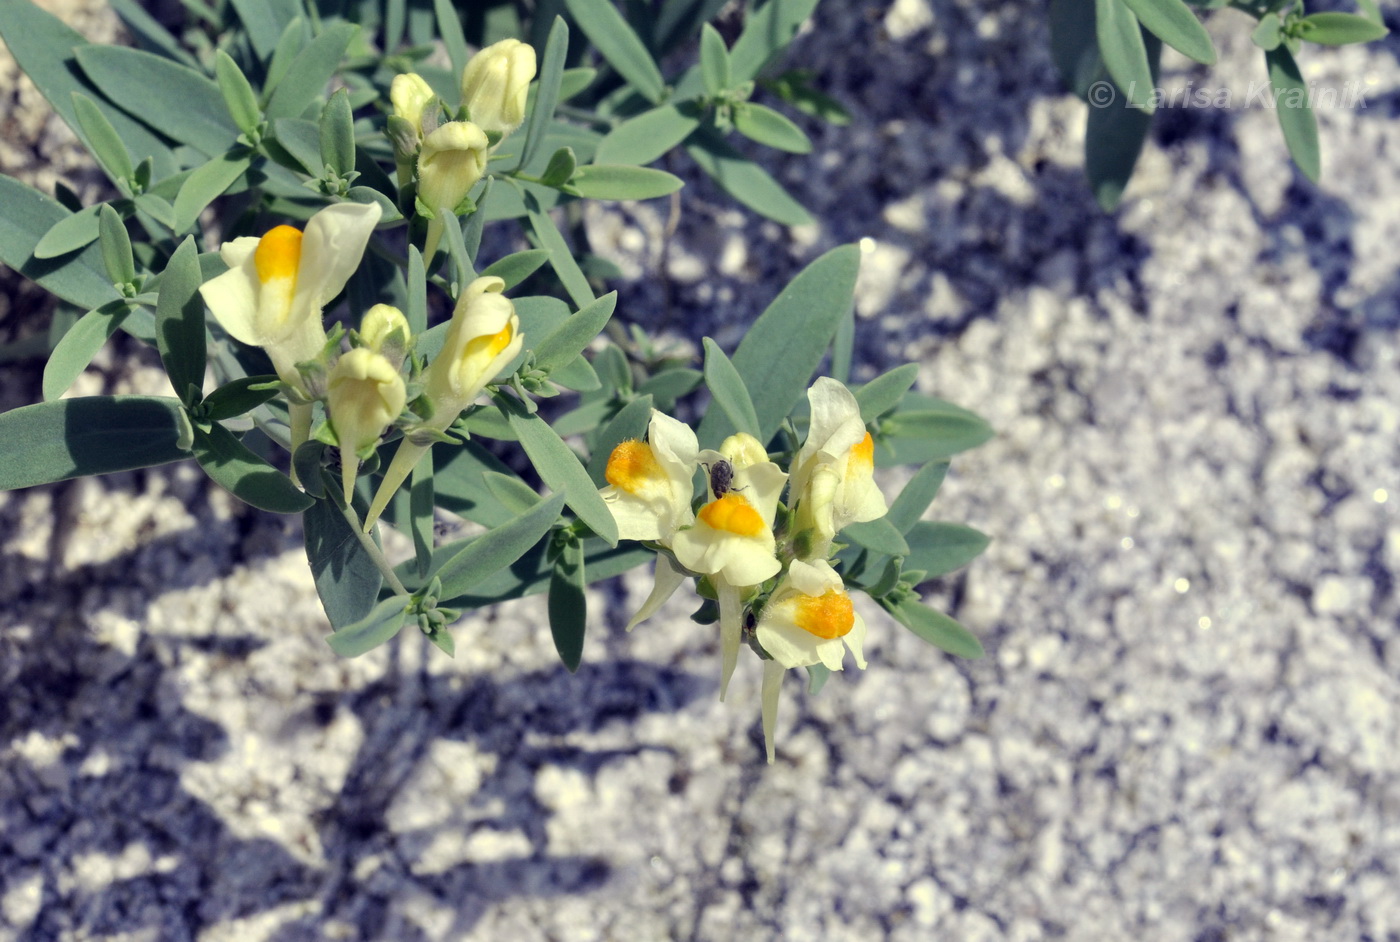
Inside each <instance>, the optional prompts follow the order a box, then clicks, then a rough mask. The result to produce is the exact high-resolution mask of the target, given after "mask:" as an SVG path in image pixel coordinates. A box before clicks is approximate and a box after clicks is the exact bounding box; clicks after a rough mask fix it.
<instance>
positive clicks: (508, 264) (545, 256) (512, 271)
mask: <svg viewBox="0 0 1400 942" xmlns="http://www.w3.org/2000/svg"><path fill="white" fill-rule="evenodd" d="M547 261H549V253H548V252H546V251H545V250H544V249H526V250H525V251H524V252H514V253H512V254H510V255H507V256H506V257H505V258H502V259H498V260H496V261H494V262H492V263H491V264H490V265H487V266H486V267H485V268H483V269H482V270H481V276H482V277H483V278H485V277H486V276H487V275H491V276H493V277H496V278H500V279H501V280H502V281H504V282H505V283H506V290H507V291H509V290H510V289H511V288H514V287H515V286H516V285H518V284H520V283H521V282H522V281H524V280H525V279H526V278H529V277H530V276H531V275H533V274H534V273H535V272H536V271H538V270H539V267H540V266H541V265H543V264H544V263H545V262H547Z"/></svg>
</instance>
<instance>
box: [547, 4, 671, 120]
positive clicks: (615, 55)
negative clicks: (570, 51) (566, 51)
mask: <svg viewBox="0 0 1400 942" xmlns="http://www.w3.org/2000/svg"><path fill="white" fill-rule="evenodd" d="M564 6H566V7H567V8H568V10H569V15H570V16H572V17H573V18H574V22H576V23H578V25H579V29H581V30H583V32H584V35H586V36H587V37H588V38H589V39H590V40H591V41H592V43H593V47H594V48H595V49H597V50H598V53H599V54H600V55H601V56H602V57H603V58H604V59H606V60H608V64H609V65H611V66H612V67H613V68H614V69H616V70H617V74H618V75H621V76H622V77H623V78H624V79H626V80H627V84H629V85H631V86H632V87H633V88H634V89H636V90H637V91H638V92H639V93H640V94H641V95H642V97H643V98H645V99H646V100H647V101H650V102H652V103H653V104H655V103H657V102H659V101H661V97H662V95H664V94H665V91H666V80H665V79H663V78H662V77H661V69H660V68H658V67H657V65H656V60H654V59H653V58H652V57H651V53H649V52H647V47H646V45H645V44H644V43H643V42H642V40H641V37H639V36H638V35H637V34H636V32H635V31H634V30H633V29H632V27H631V25H630V24H629V23H628V22H627V20H625V19H623V16H622V14H621V13H619V12H617V7H615V6H613V4H612V0H564Z"/></svg>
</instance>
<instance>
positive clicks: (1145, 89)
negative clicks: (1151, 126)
mask: <svg viewBox="0 0 1400 942" xmlns="http://www.w3.org/2000/svg"><path fill="white" fill-rule="evenodd" d="M1094 11H1095V14H1096V17H1097V19H1096V25H1097V29H1098V36H1099V55H1100V56H1101V57H1102V58H1103V63H1104V66H1105V67H1106V68H1107V69H1108V74H1109V75H1111V76H1112V77H1113V82H1114V84H1115V85H1117V86H1118V89H1119V91H1121V92H1122V93H1123V95H1124V96H1125V97H1126V98H1127V100H1128V101H1129V102H1130V103H1131V104H1132V106H1133V107H1134V108H1140V109H1142V110H1143V111H1144V112H1145V113H1147V114H1151V113H1152V111H1153V110H1154V109H1155V108H1156V107H1157V105H1156V102H1155V101H1154V96H1153V92H1154V90H1155V88H1154V83H1153V72H1152V66H1151V64H1150V63H1149V62H1148V58H1147V47H1146V46H1145V45H1144V44H1143V39H1142V30H1141V29H1140V28H1139V27H1138V20H1137V16H1135V15H1134V14H1133V11H1132V10H1130V9H1129V8H1128V5H1127V4H1126V3H1125V2H1124V0H1094Z"/></svg>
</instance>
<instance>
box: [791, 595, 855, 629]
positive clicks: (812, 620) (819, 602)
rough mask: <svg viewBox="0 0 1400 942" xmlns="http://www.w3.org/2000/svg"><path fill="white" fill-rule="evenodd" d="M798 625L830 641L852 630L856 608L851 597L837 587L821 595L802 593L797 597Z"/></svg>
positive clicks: (796, 622)
mask: <svg viewBox="0 0 1400 942" xmlns="http://www.w3.org/2000/svg"><path fill="white" fill-rule="evenodd" d="M793 622H794V623H795V624H796V625H797V627H799V628H801V629H802V630H803V631H806V632H808V633H809V634H814V635H816V636H817V637H818V638H824V639H826V640H827V641H830V640H831V639H832V638H840V637H841V636H842V635H845V634H847V633H848V632H850V630H851V628H853V627H854V626H855V623H856V614H855V608H854V606H852V605H851V597H850V596H849V595H847V594H846V593H844V592H838V591H837V590H836V589H828V590H827V591H826V592H824V593H822V594H821V595H801V596H798V598H797V617H796V618H794V619H793Z"/></svg>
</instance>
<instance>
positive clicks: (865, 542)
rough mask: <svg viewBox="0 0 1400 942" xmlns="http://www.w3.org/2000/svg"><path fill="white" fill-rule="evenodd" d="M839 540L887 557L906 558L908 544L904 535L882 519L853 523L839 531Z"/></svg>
mask: <svg viewBox="0 0 1400 942" xmlns="http://www.w3.org/2000/svg"><path fill="white" fill-rule="evenodd" d="M841 540H842V541H843V542H845V541H849V542H851V543H854V544H856V545H857V546H864V547H865V548H866V549H868V550H871V551H873V552H876V553H884V554H885V555H887V556H908V555H909V544H908V543H907V542H905V539H904V534H902V533H900V532H899V530H898V529H897V528H896V527H895V526H894V524H892V523H890V521H889V520H887V519H886V518H884V517H879V518H877V519H875V520H869V521H866V522H865V523H853V524H851V525H850V526H848V527H846V528H845V529H843V530H842V531H841Z"/></svg>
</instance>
